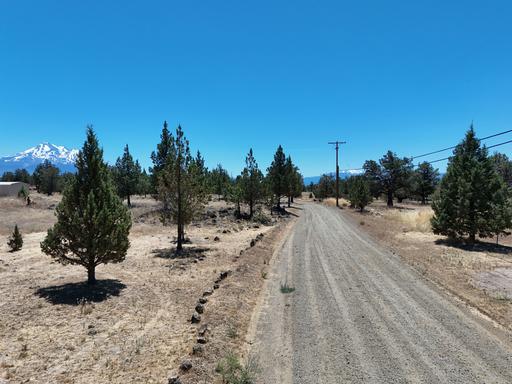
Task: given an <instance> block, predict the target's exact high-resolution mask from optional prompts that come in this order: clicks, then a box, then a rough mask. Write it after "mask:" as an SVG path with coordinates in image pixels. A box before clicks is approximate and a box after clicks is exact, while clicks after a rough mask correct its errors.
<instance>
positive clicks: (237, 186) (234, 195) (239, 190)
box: [227, 176, 244, 218]
mask: <svg viewBox="0 0 512 384" xmlns="http://www.w3.org/2000/svg"><path fill="white" fill-rule="evenodd" d="M242 178H243V176H238V177H237V178H236V179H235V180H234V181H233V182H232V183H231V184H230V186H229V188H228V192H227V199H228V201H231V202H232V203H234V204H235V217H236V218H240V217H241V216H242V211H241V209H240V203H241V202H242V200H243V199H244V187H243V185H242V184H243V180H242Z"/></svg>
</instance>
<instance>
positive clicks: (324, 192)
mask: <svg viewBox="0 0 512 384" xmlns="http://www.w3.org/2000/svg"><path fill="white" fill-rule="evenodd" d="M335 190H336V182H335V181H334V178H333V177H332V176H331V175H322V176H321V177H320V180H318V184H317V186H316V190H315V194H316V195H317V197H319V198H321V199H325V198H327V197H331V196H334V193H335Z"/></svg>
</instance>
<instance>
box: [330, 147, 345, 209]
mask: <svg viewBox="0 0 512 384" xmlns="http://www.w3.org/2000/svg"><path fill="white" fill-rule="evenodd" d="M327 144H332V145H335V147H334V148H335V149H336V206H337V207H339V206H340V204H339V199H340V166H339V165H338V149H339V147H340V144H347V142H346V141H338V140H336V141H329V142H328V143H327Z"/></svg>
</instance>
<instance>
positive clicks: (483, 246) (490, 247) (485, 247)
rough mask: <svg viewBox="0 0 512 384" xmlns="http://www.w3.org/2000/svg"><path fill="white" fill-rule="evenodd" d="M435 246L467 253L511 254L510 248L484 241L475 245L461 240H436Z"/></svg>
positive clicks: (511, 249)
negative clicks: (443, 246)
mask: <svg viewBox="0 0 512 384" xmlns="http://www.w3.org/2000/svg"><path fill="white" fill-rule="evenodd" d="M435 243H436V244H437V245H445V246H447V247H452V248H457V249H461V250H463V251H469V252H491V253H500V254H502V255H509V254H512V247H510V246H507V245H501V244H496V243H491V242H486V241H476V242H475V243H473V244H471V243H467V242H465V241H463V240H456V239H437V240H436V241H435Z"/></svg>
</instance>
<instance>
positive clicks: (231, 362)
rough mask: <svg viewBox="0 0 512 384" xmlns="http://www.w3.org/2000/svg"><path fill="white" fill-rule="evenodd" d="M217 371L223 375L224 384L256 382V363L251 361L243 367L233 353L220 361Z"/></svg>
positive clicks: (250, 383) (251, 383)
mask: <svg viewBox="0 0 512 384" xmlns="http://www.w3.org/2000/svg"><path fill="white" fill-rule="evenodd" d="M215 371H216V372H217V373H218V374H220V375H221V377H222V382H223V384H253V383H255V382H256V374H257V372H256V371H257V369H256V365H255V363H254V362H253V361H252V360H250V361H249V362H248V363H247V364H246V365H243V364H242V363H241V362H240V360H239V359H238V357H237V356H236V355H235V354H233V353H229V354H228V355H227V356H226V357H225V358H223V359H222V360H221V361H219V363H218V364H217V367H216V368H215Z"/></svg>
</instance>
